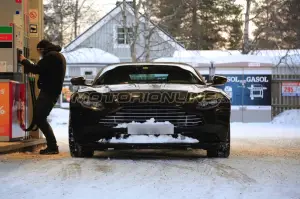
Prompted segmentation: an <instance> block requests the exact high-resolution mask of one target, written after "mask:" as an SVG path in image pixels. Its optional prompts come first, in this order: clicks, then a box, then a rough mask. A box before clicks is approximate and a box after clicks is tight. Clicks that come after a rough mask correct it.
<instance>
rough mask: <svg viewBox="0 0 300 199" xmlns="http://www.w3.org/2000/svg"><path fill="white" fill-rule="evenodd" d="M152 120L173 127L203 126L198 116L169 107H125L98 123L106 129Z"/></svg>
mask: <svg viewBox="0 0 300 199" xmlns="http://www.w3.org/2000/svg"><path fill="white" fill-rule="evenodd" d="M151 118H154V119H155V122H166V121H169V122H170V123H172V124H173V125H174V126H175V127H195V126H200V125H202V124H203V118H202V117H201V116H198V115H193V114H187V113H186V112H185V111H183V110H182V108H181V107H177V106H170V105H168V106H167V105H131V106H130V105H127V106H123V107H122V108H120V109H119V110H118V111H117V112H115V113H113V114H111V115H107V116H106V117H104V118H102V119H101V120H100V122H99V123H101V124H103V125H104V126H107V127H114V126H117V125H118V124H123V123H131V122H132V121H134V122H140V123H143V122H146V121H147V120H149V119H151Z"/></svg>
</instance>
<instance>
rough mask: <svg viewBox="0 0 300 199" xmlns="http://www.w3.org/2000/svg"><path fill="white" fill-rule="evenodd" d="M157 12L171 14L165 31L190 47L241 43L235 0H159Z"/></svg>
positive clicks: (239, 17)
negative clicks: (158, 10) (159, 4)
mask: <svg viewBox="0 0 300 199" xmlns="http://www.w3.org/2000/svg"><path fill="white" fill-rule="evenodd" d="M160 3H161V6H160V14H159V15H158V17H161V18H163V17H165V16H167V15H171V13H174V15H173V18H172V20H169V21H167V22H165V23H164V25H165V26H166V27H167V28H168V31H169V32H171V34H172V35H175V36H176V37H177V38H179V39H180V40H183V41H185V44H186V47H187V48H188V49H191V50H196V49H197V50H198V49H204V50H209V49H218V48H234V47H238V46H240V42H241V38H242V31H241V26H242V19H241V12H242V9H241V7H240V6H238V5H236V4H235V3H234V0H186V1H182V0H175V1H174V0H160Z"/></svg>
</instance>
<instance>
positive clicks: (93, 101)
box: [77, 93, 104, 111]
mask: <svg viewBox="0 0 300 199" xmlns="http://www.w3.org/2000/svg"><path fill="white" fill-rule="evenodd" d="M77 100H78V101H77V102H78V103H79V104H81V106H83V107H84V108H88V109H91V110H94V111H102V110H103V109H104V106H103V104H102V102H101V98H99V97H98V96H97V95H93V94H89V93H78V98H77Z"/></svg>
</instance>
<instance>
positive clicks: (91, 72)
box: [84, 71, 93, 75]
mask: <svg viewBox="0 0 300 199" xmlns="http://www.w3.org/2000/svg"><path fill="white" fill-rule="evenodd" d="M84 75H93V71H84Z"/></svg>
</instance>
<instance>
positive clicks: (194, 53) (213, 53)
mask: <svg viewBox="0 0 300 199" xmlns="http://www.w3.org/2000/svg"><path fill="white" fill-rule="evenodd" d="M236 54H241V53H240V51H238V50H185V51H179V50H178V51H175V52H174V54H173V57H198V56H202V57H205V58H208V59H209V58H212V57H218V56H228V55H236Z"/></svg>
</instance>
